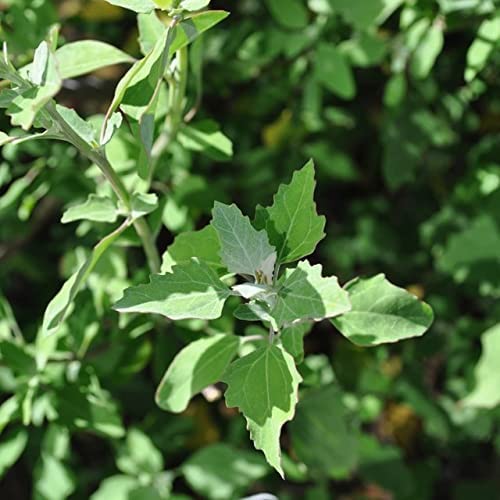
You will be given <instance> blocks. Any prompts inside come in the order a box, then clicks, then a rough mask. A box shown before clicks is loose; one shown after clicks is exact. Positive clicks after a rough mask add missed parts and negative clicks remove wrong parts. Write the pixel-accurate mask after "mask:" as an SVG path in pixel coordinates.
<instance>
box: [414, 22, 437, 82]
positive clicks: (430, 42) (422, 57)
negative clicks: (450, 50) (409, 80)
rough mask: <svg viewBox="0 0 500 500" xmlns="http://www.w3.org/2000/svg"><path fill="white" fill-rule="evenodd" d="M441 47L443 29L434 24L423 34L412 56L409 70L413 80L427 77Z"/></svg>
mask: <svg viewBox="0 0 500 500" xmlns="http://www.w3.org/2000/svg"><path fill="white" fill-rule="evenodd" d="M443 46H444V35H443V27H442V26H441V23H440V22H434V23H433V24H432V25H431V26H430V27H429V29H428V30H427V31H426V32H425V34H424V36H423V37H422V39H421V40H420V43H419V44H418V46H417V48H416V50H415V52H414V53H413V55H412V59H411V64H410V69H411V73H412V75H413V76H414V77H415V78H418V79H420V80H422V79H424V78H427V77H428V76H429V73H430V71H431V69H432V67H433V66H434V63H435V62H436V59H437V57H438V56H439V54H440V53H441V51H442V50H443Z"/></svg>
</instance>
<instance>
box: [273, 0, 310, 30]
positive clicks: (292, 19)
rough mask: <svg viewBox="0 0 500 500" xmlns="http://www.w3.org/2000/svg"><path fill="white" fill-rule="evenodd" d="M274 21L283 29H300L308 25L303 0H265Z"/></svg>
mask: <svg viewBox="0 0 500 500" xmlns="http://www.w3.org/2000/svg"><path fill="white" fill-rule="evenodd" d="M266 4H267V8H268V9H269V12H270V13H271V15H272V16H273V18H274V20H275V21H276V22H277V23H279V24H281V26H283V27H284V28H289V29H301V28H305V27H306V26H307V23H308V12H307V9H306V7H305V5H304V1H303V0H266Z"/></svg>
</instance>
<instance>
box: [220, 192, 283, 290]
mask: <svg viewBox="0 0 500 500" xmlns="http://www.w3.org/2000/svg"><path fill="white" fill-rule="evenodd" d="M212 215H213V218H212V225H213V227H214V228H215V230H216V231H217V234H218V236H219V240H220V244H221V252H220V256H221V259H222V262H224V264H225V265H226V267H227V269H228V270H229V271H230V272H232V273H237V274H244V275H249V276H254V277H255V279H256V280H257V281H259V280H261V279H262V277H263V276H264V275H265V271H266V270H267V269H266V268H267V266H266V264H268V259H270V258H272V256H273V255H275V249H274V247H273V246H271V245H270V244H269V240H268V238H267V234H266V232H265V231H257V229H255V228H254V227H253V226H252V224H251V223H250V219H249V218H248V217H246V216H244V215H243V214H242V213H241V211H240V209H239V208H238V207H237V206H236V205H235V204H232V205H224V204H223V203H219V202H217V201H216V202H215V205H214V209H213V211H212Z"/></svg>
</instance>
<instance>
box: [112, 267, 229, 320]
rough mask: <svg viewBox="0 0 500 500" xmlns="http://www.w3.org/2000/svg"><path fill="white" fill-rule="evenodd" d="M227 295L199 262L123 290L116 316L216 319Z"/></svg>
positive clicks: (115, 306) (176, 268)
mask: <svg viewBox="0 0 500 500" xmlns="http://www.w3.org/2000/svg"><path fill="white" fill-rule="evenodd" d="M230 294H231V291H230V290H229V288H228V287H227V286H226V285H224V283H222V281H220V279H219V278H218V277H217V275H216V274H215V273H214V271H212V270H211V269H210V268H209V267H208V266H207V265H206V264H204V263H203V262H197V261H196V260H192V261H190V262H189V263H184V264H178V265H176V266H174V267H173V269H172V273H167V274H154V275H152V276H151V281H150V283H149V284H147V285H139V286H135V287H132V288H127V289H126V290H125V294H124V296H123V298H122V299H120V300H119V301H118V302H117V303H116V304H115V305H114V308H115V309H116V310H117V311H119V312H139V313H156V314H162V315H163V316H166V317H167V318H170V319H175V320H178V319H188V318H193V319H194V318H196V319H216V318H218V317H219V316H220V315H221V313H222V307H223V306H224V302H225V300H226V299H227V298H228V297H229V295H230Z"/></svg>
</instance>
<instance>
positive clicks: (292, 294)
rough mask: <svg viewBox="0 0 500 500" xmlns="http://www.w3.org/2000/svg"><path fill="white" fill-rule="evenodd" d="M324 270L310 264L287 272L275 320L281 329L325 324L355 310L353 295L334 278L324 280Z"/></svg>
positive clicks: (274, 314) (281, 279) (277, 300)
mask: <svg viewBox="0 0 500 500" xmlns="http://www.w3.org/2000/svg"><path fill="white" fill-rule="evenodd" d="M321 272H322V267H321V265H319V264H317V265H315V266H311V264H309V262H308V261H307V260H305V261H301V262H299V264H298V265H297V267H296V268H295V269H287V270H286V271H285V274H284V275H283V276H282V277H281V278H280V280H279V282H278V296H277V298H276V305H275V306H274V308H273V310H272V313H271V314H272V316H273V318H274V319H275V320H276V323H277V324H278V327H282V326H283V325H291V324H292V323H294V322H297V321H307V320H312V321H321V320H322V319H324V318H332V317H334V316H338V315H340V314H344V313H346V312H347V311H349V310H350V309H351V303H350V301H349V295H348V294H347V292H346V291H345V290H343V289H342V288H341V287H340V285H339V283H338V279H337V278H336V277H334V276H332V277H328V278H324V277H323V276H322V275H321Z"/></svg>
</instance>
